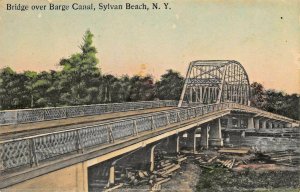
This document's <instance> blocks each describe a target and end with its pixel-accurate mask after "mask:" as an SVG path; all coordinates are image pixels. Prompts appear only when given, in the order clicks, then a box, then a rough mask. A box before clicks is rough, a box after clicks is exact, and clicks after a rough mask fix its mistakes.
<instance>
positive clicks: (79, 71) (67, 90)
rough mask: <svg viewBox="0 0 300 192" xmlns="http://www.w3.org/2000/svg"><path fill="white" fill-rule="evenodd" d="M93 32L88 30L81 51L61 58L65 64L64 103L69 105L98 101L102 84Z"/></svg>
mask: <svg viewBox="0 0 300 192" xmlns="http://www.w3.org/2000/svg"><path fill="white" fill-rule="evenodd" d="M92 39H93V34H92V33H91V32H90V31H89V30H87V31H86V33H85V35H84V37H83V44H82V45H81V46H80V49H81V53H76V54H73V55H72V56H71V57H70V58H68V59H65V58H63V59H61V61H60V63H59V64H60V65H61V66H63V70H62V72H61V79H60V83H61V85H60V87H61V92H62V95H61V97H62V103H64V104H67V105H79V104H91V103H97V102H98V101H97V99H95V98H96V97H95V96H96V95H97V94H98V91H99V89H98V87H99V84H100V79H99V76H100V70H99V68H98V67H97V64H98V62H99V61H98V59H97V58H96V53H97V51H96V48H95V47H94V46H92V43H93V40H92Z"/></svg>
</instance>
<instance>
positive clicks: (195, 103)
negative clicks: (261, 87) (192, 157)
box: [0, 60, 299, 191]
mask: <svg viewBox="0 0 300 192" xmlns="http://www.w3.org/2000/svg"><path fill="white" fill-rule="evenodd" d="M249 99H250V85H249V78H248V75H247V73H246V71H245V69H244V68H243V67H242V65H241V64H240V63H238V62H237V61H231V60H222V61H194V62H191V63H190V65H189V68H188V72H187V75H186V80H185V84H184V88H183V91H182V94H181V97H180V100H179V101H147V102H130V103H113V104H99V105H83V106H70V107H58V108H40V109H23V110H8V111H0V129H3V130H13V131H11V132H7V133H5V132H0V133H1V134H0V139H1V140H0V173H1V174H0V189H7V190H15V189H18V187H20V188H26V187H28V186H31V187H32V186H35V187H37V186H39V183H40V180H39V179H41V180H43V179H42V178H47V176H48V175H49V179H48V178H47V179H46V181H45V180H44V181H45V183H47V182H48V180H51V179H53V178H51V177H50V175H51V174H54V173H56V172H57V173H58V175H59V176H56V177H55V178H57V177H60V176H61V175H63V174H64V173H65V172H64V171H65V170H66V169H67V168H68V167H74V166H78V165H80V168H78V167H77V168H76V170H77V172H76V174H77V175H78V176H77V177H76V179H75V180H76V181H74V182H75V183H76V186H77V189H76V190H78V191H88V185H89V184H88V173H87V172H88V171H87V170H89V168H90V167H92V166H94V165H97V164H101V163H103V162H105V161H108V160H109V159H113V158H115V157H119V156H122V155H123V154H128V153H129V152H132V151H134V150H136V149H138V148H143V147H147V146H150V147H153V146H154V145H155V143H157V142H159V141H160V140H163V139H165V138H171V137H173V136H176V142H177V144H176V152H179V151H180V147H179V138H180V135H182V133H186V132H188V133H190V132H191V131H192V133H193V134H192V137H189V139H190V140H194V141H195V142H196V140H195V133H196V130H197V129H199V127H200V128H201V135H203V136H201V137H202V140H201V144H203V145H204V146H207V147H208V146H209V145H212V146H222V144H223V142H222V134H221V123H220V119H222V118H226V119H228V121H227V126H229V125H230V122H231V120H230V119H232V117H234V116H238V119H240V121H243V120H242V118H240V117H241V116H243V118H244V121H245V122H246V123H245V122H244V123H245V124H246V127H247V128H249V129H264V128H279V127H290V126H293V125H298V126H299V121H296V120H293V119H290V118H287V117H284V116H281V115H277V114H273V113H269V112H266V111H263V110H260V109H257V108H254V107H251V106H250V105H249V104H250V102H249ZM145 110H154V111H149V112H147V113H144V114H143V113H142V111H145ZM129 113H131V115H130V116H129V115H128V114H129ZM113 114H118V115H117V117H114V118H107V119H103V120H101V121H94V122H92V123H89V124H88V123H86V122H85V123H80V122H76V124H74V125H64V124H62V123H63V122H64V121H67V120H69V119H71V120H74V121H75V120H76V119H78V118H82V119H87V118H88V117H89V116H105V115H107V116H110V115H113ZM119 114H125V115H123V116H119ZM126 115H127V116H126ZM50 122H55V123H57V125H56V126H55V127H53V128H51V129H50V128H49V129H45V130H47V131H44V132H41V130H40V129H39V128H40V127H39V126H41V125H43V126H45V124H46V125H47V124H49V123H50ZM231 123H232V122H231ZM32 125H34V129H31V130H30V131H31V132H30V134H28V133H27V132H26V128H27V127H30V126H32ZM18 127H23V128H24V129H25V131H24V130H23V131H22V132H20V133H18ZM57 127H59V129H57ZM0 131H1V130H0ZM195 142H194V146H193V147H194V149H195V148H196V146H195ZM170 148H172V146H170ZM151 154H152V153H151ZM151 158H153V155H151ZM149 161H150V162H151V163H153V160H149ZM78 170H80V171H78ZM78 172H80V174H78ZM50 173H51V174H50ZM112 175H114V172H110V176H109V182H112V183H113V182H114V177H113V176H112ZM72 182H73V181H72ZM28 183H31V184H28ZM45 183H44V184H45ZM45 185H47V184H45ZM52 185H53V182H52ZM41 186H42V185H41ZM78 186H79V187H78ZM51 187H54V188H53V189H55V186H51ZM60 187H61V186H60ZM60 187H58V189H62V188H60ZM78 188H79V189H78ZM27 189H28V188H27ZM30 189H33V188H30ZM67 189H69V190H73V188H72V189H71V187H70V188H67ZM67 189H64V190H67ZM35 190H36V188H35Z"/></svg>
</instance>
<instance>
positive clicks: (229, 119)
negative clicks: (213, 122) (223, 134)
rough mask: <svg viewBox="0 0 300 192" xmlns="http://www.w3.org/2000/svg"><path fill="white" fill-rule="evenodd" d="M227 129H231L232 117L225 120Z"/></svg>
mask: <svg viewBox="0 0 300 192" xmlns="http://www.w3.org/2000/svg"><path fill="white" fill-rule="evenodd" d="M227 128H229V129H232V128H233V123H232V117H228V118H227Z"/></svg>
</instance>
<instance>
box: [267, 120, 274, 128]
mask: <svg viewBox="0 0 300 192" xmlns="http://www.w3.org/2000/svg"><path fill="white" fill-rule="evenodd" d="M268 128H269V129H273V123H272V120H269V121H268Z"/></svg>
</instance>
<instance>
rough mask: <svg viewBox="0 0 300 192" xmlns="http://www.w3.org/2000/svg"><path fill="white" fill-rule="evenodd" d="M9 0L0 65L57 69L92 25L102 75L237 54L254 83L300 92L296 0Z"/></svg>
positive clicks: (0, 11) (0, 36) (180, 67)
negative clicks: (102, 6)
mask: <svg viewBox="0 0 300 192" xmlns="http://www.w3.org/2000/svg"><path fill="white" fill-rule="evenodd" d="M9 2H11V1H8V0H0V68H2V67H4V66H10V67H12V68H13V69H14V70H17V71H23V70H36V71H41V70H49V69H55V70H58V69H59V68H58V66H57V63H58V62H59V60H60V59H61V58H63V57H68V56H70V55H71V54H72V53H75V52H78V51H79V48H78V46H79V45H80V43H81V42H82V36H83V34H84V32H85V31H86V30H87V29H90V30H91V31H92V33H93V34H94V35H95V38H94V45H95V46H96V48H97V50H98V54H97V56H98V58H99V60H100V64H99V66H100V67H101V70H102V72H103V73H112V74H116V75H121V74H129V75H132V74H138V73H140V72H141V70H146V73H150V74H152V75H154V77H155V78H159V76H160V75H161V74H163V73H164V72H165V71H166V70H167V69H170V68H172V69H174V70H177V71H180V72H181V73H182V74H184V75H185V73H186V69H187V65H188V63H189V62H190V61H192V60H201V59H234V60H237V61H239V62H240V63H241V64H242V65H244V67H245V69H246V70H247V72H248V74H249V77H250V81H251V82H253V81H258V82H261V83H263V84H264V86H265V87H266V88H274V89H277V90H284V91H286V92H288V93H292V92H298V93H300V79H299V76H300V59H299V58H300V16H299V15H300V3H299V1H297V0H286V1H283V0H272V1H271V0H264V1H252V0H251V1H250V0H249V1H248V0H247V1H246V0H245V1H230V0H229V1H221V0H215V1H214V0H212V1H208V0H207V1H201V0H197V1H196V0H194V1H180V0H178V1H175V0H173V1H168V2H169V4H170V7H171V10H156V11H138V10H110V11H105V12H104V11H100V10H97V11H74V10H71V11H66V12H62V11H27V12H19V11H6V10H5V9H6V4H7V3H9ZM13 2H14V3H17V4H18V3H23V4H25V3H26V4H28V5H33V4H37V2H38V4H48V3H49V1H46V0H45V1H43V0H41V1H37V0H36V1H32V0H23V1H19V0H15V1H13ZM51 2H52V3H56V4H58V3H59V4H68V5H71V4H72V3H74V1H69V0H68V1H64V0H61V1H55V0H53V1H51ZM76 2H81V3H83V2H85V3H86V4H87V3H92V2H93V3H94V5H95V7H97V5H98V3H99V1H92V0H85V1H83V0H82V1H78V0H76ZM100 2H104V3H105V2H108V1H100ZM112 2H115V3H116V4H118V3H124V1H123V2H122V1H111V4H112ZM130 2H133V1H130ZM135 2H141V1H135ZM145 2H148V3H149V4H151V3H152V1H145ZM156 2H157V1H156Z"/></svg>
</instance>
